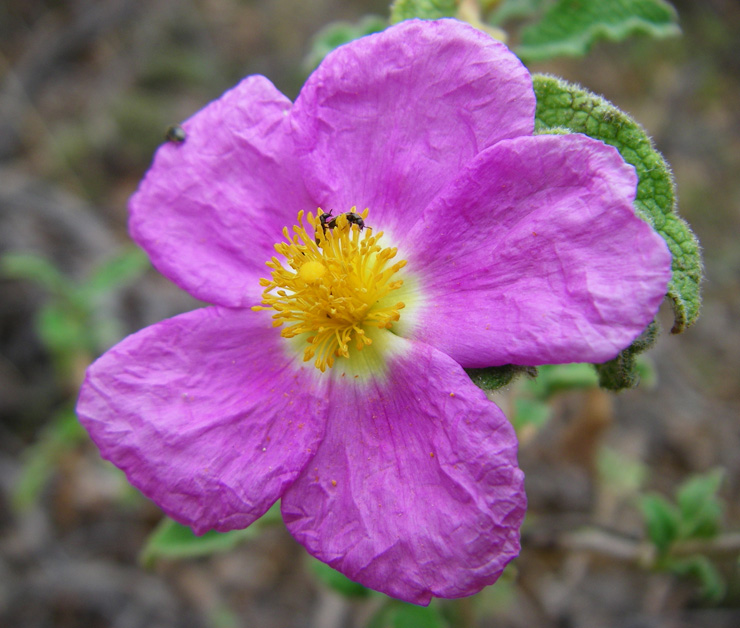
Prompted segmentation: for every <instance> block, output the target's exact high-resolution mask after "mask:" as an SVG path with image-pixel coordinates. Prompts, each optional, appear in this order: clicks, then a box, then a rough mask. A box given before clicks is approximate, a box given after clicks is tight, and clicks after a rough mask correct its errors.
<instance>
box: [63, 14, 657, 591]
mask: <svg viewBox="0 0 740 628" xmlns="http://www.w3.org/2000/svg"><path fill="white" fill-rule="evenodd" d="M534 108H535V99H534V94H533V91H532V84H531V78H530V76H529V74H528V72H527V71H526V69H525V68H524V67H523V66H522V65H521V63H520V62H519V61H518V59H517V58H516V57H515V56H514V55H513V54H511V53H510V52H509V51H508V50H507V49H506V47H505V46H503V45H502V44H500V43H498V42H496V41H493V40H492V39H490V38H489V37H488V36H486V35H483V34H482V33H480V32H478V31H476V30H475V29H473V28H471V27H469V26H467V25H464V24H462V23H459V22H456V21H454V20H441V21H438V22H421V21H410V22H404V23H401V24H399V25H397V26H394V27H392V28H389V29H388V30H386V31H385V32H383V33H380V34H377V35H371V36H368V37H365V38H362V39H360V40H358V41H355V42H353V43H351V44H348V45H346V46H343V47H341V48H339V49H338V50H336V51H335V52H333V53H332V54H330V55H329V56H328V57H327V58H326V60H325V61H324V62H323V63H322V64H321V66H320V67H319V68H318V69H317V70H316V72H315V73H314V74H313V75H312V76H311V77H310V78H309V79H308V81H307V82H306V85H305V86H304V88H303V90H302V91H301V93H300V95H299V96H298V98H297V99H296V102H295V103H291V102H290V101H289V100H288V99H287V98H286V97H285V96H283V95H282V94H281V93H280V92H278V91H277V90H276V89H275V87H273V86H272V84H271V83H270V82H269V81H268V80H267V79H265V78H264V77H261V76H250V77H248V78H246V79H244V80H243V81H242V82H241V83H240V84H239V85H237V86H236V87H235V88H234V89H232V90H231V91H229V92H227V93H226V94H224V95H223V96H222V97H221V98H220V99H218V100H216V101H215V102H213V103H211V104H210V105H208V106H207V107H205V108H204V109H203V110H202V111H200V112H198V113H197V114H195V115H194V116H193V117H192V118H191V119H190V120H188V121H187V122H185V123H184V124H183V127H184V129H185V131H186V133H187V139H186V140H185V142H183V143H181V144H176V143H169V144H166V145H164V146H162V147H161V148H160V149H159V151H158V152H157V155H156V157H155V159H154V163H153V165H152V167H151V169H150V170H149V172H148V173H147V176H146V178H145V179H144V181H143V182H142V184H141V186H140V188H139V190H138V191H137V193H136V194H135V195H134V196H133V198H132V199H131V204H130V209H131V221H130V228H131V233H132V236H133V238H134V239H135V240H136V241H137V242H138V243H139V244H140V245H141V246H142V247H143V248H144V249H146V250H147V251H148V253H149V255H150V256H151V259H152V262H153V263H154V265H155V266H156V267H157V268H158V269H159V270H160V272H162V273H163V274H164V275H166V276H167V277H169V278H170V279H172V280H173V281H174V282H175V283H177V284H178V285H179V286H181V287H182V288H183V289H185V290H187V291H188V292H190V294H192V295H193V296H195V297H197V298H199V299H202V300H204V301H208V302H210V303H213V304H214V305H213V306H212V307H206V308H203V309H198V310H195V311H193V312H189V313H187V314H183V315H181V316H177V317H175V318H173V319H170V320H165V321H162V322H161V323H158V324H156V325H153V326H152V327H149V328H147V329H144V330H142V331H140V332H138V333H136V334H134V335H133V336H130V337H128V338H126V339H125V340H123V341H122V342H121V343H120V344H118V345H117V346H116V347H114V348H113V349H111V350H110V351H108V353H106V354H105V355H103V356H102V357H101V358H100V359H99V360H98V361H97V362H95V363H94V364H93V365H92V366H91V367H90V369H89V370H88V373H87V379H86V381H85V384H84V386H83V388H82V392H81V394H80V400H79V404H78V412H79V416H80V419H81V420H82V422H83V423H84V425H85V426H86V427H87V429H88V430H89V431H90V434H91V435H92V438H93V439H94V441H95V442H96V443H97V445H98V446H99V447H100V450H101V452H102V455H103V456H104V457H105V458H107V459H109V460H111V461H112V462H113V463H114V464H116V465H117V466H119V467H121V468H122V469H123V470H124V471H125V472H126V474H127V475H128V478H129V480H130V481H131V483H132V484H134V485H135V486H136V487H138V488H139V489H140V490H141V491H142V492H143V493H144V494H145V495H147V496H148V497H150V498H151V499H153V500H154V501H155V502H156V503H157V504H159V506H161V508H162V509H163V510H164V511H165V512H166V513H167V514H168V515H170V516H171V517H173V518H174V519H176V520H177V521H180V522H182V523H185V524H187V525H190V526H192V527H193V528H194V529H195V531H196V532H198V533H202V532H205V531H206V530H208V529H211V528H215V529H217V530H222V531H225V530H231V529H235V528H243V527H245V526H248V525H249V524H250V523H252V522H253V521H254V520H255V519H257V518H258V517H260V516H261V515H262V514H264V513H265V511H266V510H267V509H268V508H269V507H270V506H271V505H272V504H273V503H274V502H275V501H276V500H278V499H282V512H283V517H284V519H285V522H286V525H287V527H288V529H289V530H290V532H291V533H292V534H293V536H294V537H295V538H296V539H297V540H298V541H299V542H300V543H302V544H303V545H304V546H305V547H306V548H307V549H308V551H309V552H310V553H311V554H313V555H314V556H316V557H317V558H319V559H320V560H323V561H325V562H327V563H329V564H330V565H331V566H332V567H334V568H336V569H338V570H339V571H341V572H343V573H344V574H346V575H347V576H349V577H350V578H351V579H353V580H355V581H357V582H360V583H362V584H364V585H366V586H368V587H372V588H374V589H378V590H380V591H383V592H385V593H387V594H389V595H392V596H395V597H397V598H401V599H404V600H408V601H412V602H416V603H418V604H426V603H428V602H429V600H430V598H431V597H432V596H439V597H459V596H464V595H469V594H472V593H475V592H476V591H478V590H480V589H481V588H482V587H484V586H485V585H488V584H491V583H492V582H494V581H495V580H496V579H497V578H498V576H499V575H500V574H501V571H502V570H503V568H504V566H505V565H506V564H507V563H508V562H509V561H510V560H511V559H512V558H513V557H515V556H516V555H517V553H518V551H519V527H520V525H521V521H522V517H523V516H524V511H525V506H526V499H525V496H524V491H523V475H522V472H521V471H520V470H519V469H518V467H517V463H516V440H515V435H514V432H513V430H512V428H511V426H510V424H509V423H508V422H507V420H506V418H505V417H504V415H503V413H502V412H501V410H499V408H498V407H497V406H496V405H494V404H493V403H492V402H491V401H489V400H488V399H487V397H486V395H485V394H484V393H483V392H481V391H480V390H479V389H478V388H476V387H475V386H474V385H473V384H472V383H471V382H470V380H469V378H468V377H467V376H466V374H465V372H464V371H463V367H483V366H492V365H501V364H508V363H514V364H525V365H535V364H545V363H558V362H571V361H584V362H599V361H604V360H608V359H610V358H612V357H614V356H615V355H616V354H617V353H618V352H619V351H620V350H621V349H623V348H624V347H626V346H627V345H629V344H630V342H631V341H632V340H633V339H634V338H635V337H636V336H637V335H638V334H639V333H640V332H641V331H642V330H643V329H644V327H645V326H646V325H647V324H648V323H649V322H650V321H651V320H652V318H653V316H654V315H655V313H656V310H657V309H658V306H659V304H660V302H661V300H662V298H663V296H664V294H665V292H666V286H667V282H668V279H669V276H670V255H669V253H668V250H667V247H666V246H665V244H664V242H663V240H662V239H661V238H660V237H659V236H658V235H657V234H655V233H654V232H653V231H652V230H651V228H650V227H649V226H648V225H647V224H646V223H644V222H643V221H641V220H640V219H638V218H636V217H635V214H634V213H633V210H632V201H633V198H634V195H635V189H636V176H635V173H634V170H633V169H632V168H631V167H630V166H628V165H626V164H625V163H624V162H623V161H622V159H621V158H620V156H619V154H618V152H617V151H616V150H614V149H613V148H611V147H609V146H606V145H604V144H602V143H600V142H597V141H594V140H592V139H589V138H587V137H584V136H581V135H567V136H559V135H537V136H534V135H532V132H533V124H534ZM319 208H323V209H319ZM353 208H357V209H353ZM365 208H368V211H367V212H365V213H362V211H363V210H364V209H365ZM301 210H305V211H306V212H307V214H306V215H304V214H301V218H300V224H299V226H298V227H296V228H295V230H291V231H288V230H287V229H286V231H285V232H284V233H283V228H284V227H286V226H287V225H295V224H296V223H297V222H298V212H299V211H301ZM329 210H333V212H332V215H331V216H326V215H323V212H324V211H325V212H326V213H327V214H328V213H329ZM349 211H354V212H355V215H354V216H349V215H348V214H347V212H349ZM308 212H310V213H311V215H310V216H309V215H308ZM342 214H343V215H342ZM340 215H342V216H341V217H339V216H340ZM358 216H361V217H362V218H363V220H364V229H360V225H359V224H355V223H359V220H358ZM338 217H339V218H338ZM335 219H336V220H335ZM322 223H323V224H322ZM301 225H302V226H301ZM381 232H382V233H381ZM280 242H283V244H278V247H277V249H278V252H279V254H278V255H276V254H275V248H274V245H275V244H276V243H280ZM269 260H272V261H271V262H270V265H269V268H268V267H266V266H265V262H267V261H269ZM259 304H262V305H261V306H259ZM254 306H258V307H254ZM273 323H274V324H273ZM274 325H280V326H274ZM304 358H305V359H306V360H307V361H304ZM317 366H318V368H317Z"/></svg>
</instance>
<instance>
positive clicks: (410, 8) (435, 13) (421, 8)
mask: <svg viewBox="0 0 740 628" xmlns="http://www.w3.org/2000/svg"><path fill="white" fill-rule="evenodd" d="M456 13H457V2H456V0H395V2H394V3H393V4H392V5H391V24H396V23H397V22H400V21H401V20H410V19H411V18H414V17H419V18H421V19H423V20H437V19H439V18H441V17H454V16H455V14H456Z"/></svg>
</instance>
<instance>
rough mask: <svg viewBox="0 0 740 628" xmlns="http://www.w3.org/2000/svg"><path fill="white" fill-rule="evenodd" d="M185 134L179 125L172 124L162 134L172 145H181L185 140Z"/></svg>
mask: <svg viewBox="0 0 740 628" xmlns="http://www.w3.org/2000/svg"><path fill="white" fill-rule="evenodd" d="M187 137H188V136H187V133H185V129H183V128H182V127H181V126H180V125H179V124H173V125H172V126H171V127H168V128H167V131H166V132H165V134H164V139H166V140H167V141H168V142H172V143H173V144H182V143H183V142H184V141H185V140H186V139H187Z"/></svg>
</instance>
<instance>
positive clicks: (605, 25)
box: [516, 0, 681, 61]
mask: <svg viewBox="0 0 740 628" xmlns="http://www.w3.org/2000/svg"><path fill="white" fill-rule="evenodd" d="M676 20H677V15H676V11H675V9H674V8H673V7H672V6H671V5H670V4H668V3H667V2H664V0H558V1H557V2H556V3H555V4H554V5H553V6H551V7H550V8H549V9H548V10H547V11H546V12H545V14H544V15H543V16H542V19H541V20H540V21H539V22H537V23H535V24H532V25H530V26H528V27H527V28H525V29H524V30H523V31H522V44H521V46H519V48H517V50H516V53H517V54H518V55H519V56H520V57H521V58H522V59H523V60H524V61H539V60H542V59H551V58H552V57H557V56H561V55H568V56H580V55H583V54H585V53H586V52H587V51H588V49H589V48H590V47H591V44H593V43H594V42H595V41H597V40H599V39H610V40H612V41H620V40H622V39H625V38H627V37H629V36H630V35H633V34H637V33H639V34H644V35H650V36H652V37H669V36H672V35H678V34H679V33H680V32H681V31H680V29H679V27H678V25H677V24H676Z"/></svg>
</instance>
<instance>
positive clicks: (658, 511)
mask: <svg viewBox="0 0 740 628" xmlns="http://www.w3.org/2000/svg"><path fill="white" fill-rule="evenodd" d="M640 509H641V510H642V514H643V516H644V517H645V527H646V528H647V535H648V538H649V539H650V541H651V542H652V543H653V545H655V547H656V548H657V549H658V551H659V552H660V553H661V554H665V553H666V552H668V549H669V548H670V546H671V544H672V543H673V542H674V541H675V540H676V539H677V538H678V528H679V523H680V514H679V512H678V510H677V509H676V507H675V506H674V505H673V504H671V503H669V502H668V501H667V500H666V499H665V498H663V497H661V496H660V495H643V496H642V499H641V500H640Z"/></svg>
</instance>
